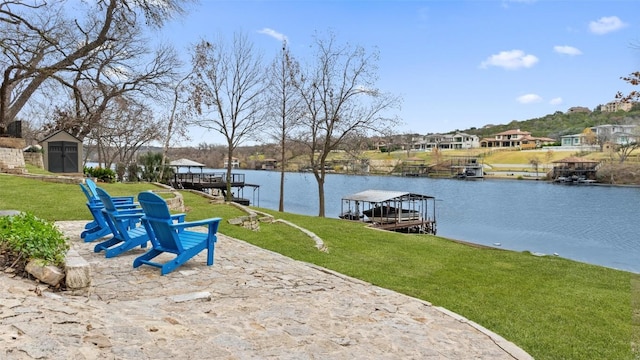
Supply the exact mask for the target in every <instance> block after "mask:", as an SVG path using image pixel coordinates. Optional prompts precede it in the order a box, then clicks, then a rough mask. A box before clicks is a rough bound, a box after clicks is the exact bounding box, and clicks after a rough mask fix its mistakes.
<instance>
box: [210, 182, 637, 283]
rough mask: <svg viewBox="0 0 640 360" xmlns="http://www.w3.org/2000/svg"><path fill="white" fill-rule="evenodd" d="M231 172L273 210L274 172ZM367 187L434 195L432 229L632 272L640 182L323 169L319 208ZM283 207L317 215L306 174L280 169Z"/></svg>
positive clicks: (330, 211) (332, 206)
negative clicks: (584, 182)
mask: <svg viewBox="0 0 640 360" xmlns="http://www.w3.org/2000/svg"><path fill="white" fill-rule="evenodd" d="M218 171H220V172H223V171H222V170H218ZM237 172H238V173H244V174H245V177H246V179H245V181H246V182H247V183H250V184H257V185H260V189H259V191H258V192H259V194H258V192H256V194H255V198H254V193H253V191H252V190H251V188H245V190H244V194H243V195H244V197H245V198H248V199H250V200H252V205H256V206H260V207H264V208H268V209H275V210H277V209H278V199H279V181H280V173H278V172H271V171H252V170H238V171H237ZM367 189H377V190H399V191H411V192H415V193H419V194H424V195H431V196H435V197H436V198H437V199H438V201H437V203H436V213H437V221H438V235H439V236H443V237H447V238H452V239H459V240H464V241H469V242H473V243H477V244H483V245H489V246H494V244H495V243H500V247H501V248H504V249H510V250H518V251H524V250H529V251H531V252H539V253H544V254H554V253H558V254H559V255H560V256H562V257H565V258H569V259H573V260H577V261H582V262H587V263H591V264H597V265H602V266H607V267H611V268H616V269H622V270H627V271H632V272H636V273H640V231H639V230H640V227H639V226H638V222H639V220H640V218H639V216H638V215H640V211H639V210H640V188H621V187H601V186H565V185H553V184H549V183H546V182H538V181H514V180H484V181H459V180H451V179H429V178H410V177H395V176H394V177H390V176H356V175H338V174H329V175H327V179H326V184H325V196H326V200H325V201H326V208H325V215H326V216H327V217H337V216H338V215H339V213H340V205H341V199H342V197H344V196H346V195H350V194H353V193H356V192H359V191H363V190H367ZM258 195H259V197H258ZM285 211H287V212H292V213H298V214H306V215H314V216H315V215H318V190H317V184H316V180H315V178H314V177H313V174H310V173H287V174H286V178H285Z"/></svg>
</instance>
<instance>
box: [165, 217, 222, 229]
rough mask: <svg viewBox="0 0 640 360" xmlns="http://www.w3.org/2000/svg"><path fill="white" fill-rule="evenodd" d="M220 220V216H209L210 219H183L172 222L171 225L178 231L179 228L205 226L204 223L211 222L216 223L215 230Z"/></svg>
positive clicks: (209, 223)
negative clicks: (182, 220) (183, 220)
mask: <svg viewBox="0 0 640 360" xmlns="http://www.w3.org/2000/svg"><path fill="white" fill-rule="evenodd" d="M221 220H222V218H211V219H204V220H197V221H185V222H180V223H175V224H172V225H171V227H173V228H176V229H177V230H178V231H180V230H181V229H186V228H190V227H196V226H206V225H212V224H213V225H216V230H217V227H218V224H219V223H220V221H221Z"/></svg>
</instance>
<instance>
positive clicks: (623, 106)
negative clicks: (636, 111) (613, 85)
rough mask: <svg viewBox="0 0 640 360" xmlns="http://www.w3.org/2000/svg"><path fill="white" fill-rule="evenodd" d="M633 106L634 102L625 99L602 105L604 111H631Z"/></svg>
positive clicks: (601, 108)
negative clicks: (624, 100)
mask: <svg viewBox="0 0 640 360" xmlns="http://www.w3.org/2000/svg"><path fill="white" fill-rule="evenodd" d="M632 107H633V103H630V102H623V101H612V102H609V103H606V104H604V105H602V106H601V107H600V111H602V112H616V111H620V110H622V111H629V110H631V108H632Z"/></svg>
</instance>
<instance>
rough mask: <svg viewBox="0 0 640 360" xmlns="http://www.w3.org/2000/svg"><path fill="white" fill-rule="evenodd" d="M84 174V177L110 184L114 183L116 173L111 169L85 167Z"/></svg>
mask: <svg viewBox="0 0 640 360" xmlns="http://www.w3.org/2000/svg"><path fill="white" fill-rule="evenodd" d="M84 173H85V175H88V176H91V177H94V178H97V179H98V180H100V181H103V182H106V183H112V182H115V181H116V173H115V172H114V171H113V170H111V169H106V168H102V167H97V168H94V167H85V168H84Z"/></svg>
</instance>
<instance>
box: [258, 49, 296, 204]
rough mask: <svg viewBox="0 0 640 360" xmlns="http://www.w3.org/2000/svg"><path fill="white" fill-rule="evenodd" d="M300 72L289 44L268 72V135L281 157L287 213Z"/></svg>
mask: <svg viewBox="0 0 640 360" xmlns="http://www.w3.org/2000/svg"><path fill="white" fill-rule="evenodd" d="M299 73H300V67H299V64H298V62H297V61H295V59H293V57H292V56H291V54H290V52H289V48H288V46H287V42H286V41H285V42H283V44H282V52H281V54H280V55H279V56H278V57H277V58H276V59H274V61H273V62H272V63H271V66H270V67H269V68H268V70H267V76H268V86H267V91H266V93H267V94H268V98H267V106H266V109H267V112H266V118H267V120H268V121H269V123H270V124H271V125H272V126H270V127H268V128H267V130H266V132H267V133H269V134H270V135H271V137H272V138H273V139H275V140H276V141H277V143H278V148H279V155H280V159H279V160H280V202H279V205H278V210H279V211H284V178H285V176H284V175H285V168H286V165H287V160H288V157H287V145H288V143H289V140H290V139H291V134H292V133H293V131H294V129H295V126H297V125H298V123H299V121H300V115H301V109H302V107H301V104H302V102H301V98H300V95H299V93H298V92H297V91H296V89H295V86H294V80H295V78H296V77H297V76H298V75H299Z"/></svg>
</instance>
